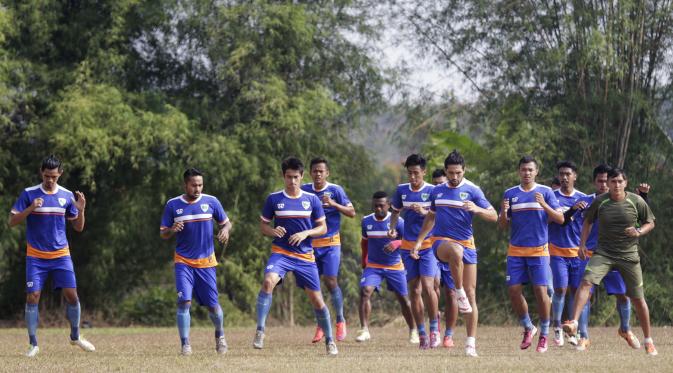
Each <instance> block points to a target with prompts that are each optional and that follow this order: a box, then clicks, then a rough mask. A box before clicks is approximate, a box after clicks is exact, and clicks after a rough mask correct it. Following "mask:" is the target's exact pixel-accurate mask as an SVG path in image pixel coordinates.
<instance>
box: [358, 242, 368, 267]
mask: <svg viewBox="0 0 673 373" xmlns="http://www.w3.org/2000/svg"><path fill="white" fill-rule="evenodd" d="M360 249H362V258H361V259H360V260H361V264H362V268H365V267H367V253H368V252H369V250H368V249H369V245H368V242H367V239H366V238H364V237H363V238H361V239H360Z"/></svg>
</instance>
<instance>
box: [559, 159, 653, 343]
mask: <svg viewBox="0 0 673 373" xmlns="http://www.w3.org/2000/svg"><path fill="white" fill-rule="evenodd" d="M626 185H627V178H626V174H625V173H624V171H623V170H621V169H619V168H613V169H611V170H610V171H609V172H608V189H609V191H608V193H605V194H602V195H600V196H598V197H596V199H595V200H594V201H593V203H592V204H591V206H590V207H589V208H588V209H587V212H586V213H585V216H584V225H583V226H582V236H581V239H580V240H581V241H580V248H579V254H580V257H584V256H585V255H586V252H587V248H586V242H587V238H588V237H589V234H590V232H591V227H592V225H593V224H594V223H595V222H598V248H597V249H596V252H595V253H594V255H593V256H592V257H591V259H590V260H589V264H587V267H586V270H585V272H584V279H583V280H582V283H581V285H580V288H579V289H578V290H577V293H576V294H575V302H574V307H573V310H572V314H571V316H572V319H571V320H570V321H567V322H566V323H564V324H563V330H564V331H565V332H566V333H568V335H570V336H574V335H575V334H576V332H577V319H578V318H579V315H580V312H581V310H582V308H583V307H584V304H585V303H586V302H587V300H588V299H589V297H590V290H591V287H592V286H593V285H598V284H600V282H601V280H602V279H603V277H605V275H606V274H607V273H608V272H609V271H610V270H611V269H613V268H614V269H617V270H618V271H619V272H620V273H621V275H622V277H623V278H624V282H625V283H626V294H627V295H628V296H629V297H630V298H631V300H632V302H633V305H634V306H635V309H636V314H637V315H638V319H639V320H640V324H641V326H642V328H643V334H644V336H645V341H644V344H645V351H646V352H647V354H648V355H656V354H657V350H656V348H655V347H654V342H653V341H652V338H651V336H650V312H649V309H648V307H647V303H646V302H645V296H644V293H643V273H642V269H641V267H640V256H639V255H638V238H639V237H640V236H643V235H645V234H647V233H648V232H649V231H651V230H652V229H653V228H654V214H652V211H651V210H650V207H649V206H648V205H647V203H646V202H645V201H644V200H643V199H642V198H641V197H640V196H638V195H636V194H634V193H630V192H627V191H626Z"/></svg>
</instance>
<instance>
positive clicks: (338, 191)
mask: <svg viewBox="0 0 673 373" xmlns="http://www.w3.org/2000/svg"><path fill="white" fill-rule="evenodd" d="M310 168H311V179H313V183H308V184H304V185H302V186H301V189H302V190H303V191H305V192H309V193H313V194H315V195H316V196H318V198H319V199H320V200H321V201H322V206H323V209H324V210H325V217H326V219H327V233H325V234H324V235H322V236H320V237H316V238H314V239H313V240H312V245H313V249H314V250H315V261H316V264H317V265H318V273H319V274H320V275H321V276H322V277H323V280H324V281H325V286H327V290H329V292H330V296H331V297H332V306H333V307H334V311H335V312H336V340H337V341H343V340H344V339H346V333H347V331H346V319H345V318H344V300H343V294H342V293H341V288H340V287H339V284H338V283H337V276H339V265H340V264H341V237H340V235H339V229H340V228H341V214H343V215H345V216H348V217H349V218H353V217H355V208H354V207H353V204H352V203H351V201H350V199H348V196H347V195H346V192H345V191H344V189H343V188H342V187H341V186H339V185H336V184H332V183H330V182H328V181H327V178H328V177H329V174H330V171H329V164H328V163H327V160H326V159H325V158H321V157H319V158H314V159H312V160H311V165H310ZM323 335H324V333H323V331H322V328H321V327H320V326H317V327H316V331H315V336H314V337H313V340H312V342H313V343H317V342H320V340H321V339H322V337H323Z"/></svg>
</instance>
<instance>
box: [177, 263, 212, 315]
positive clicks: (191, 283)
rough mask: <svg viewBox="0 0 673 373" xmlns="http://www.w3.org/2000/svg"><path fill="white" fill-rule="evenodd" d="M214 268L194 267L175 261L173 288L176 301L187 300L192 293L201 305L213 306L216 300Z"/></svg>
mask: <svg viewBox="0 0 673 373" xmlns="http://www.w3.org/2000/svg"><path fill="white" fill-rule="evenodd" d="M215 268H216V267H209V268H194V267H190V266H188V265H186V264H184V263H175V289H176V290H177V291H178V303H184V302H189V301H191V300H192V294H194V295H195V298H196V300H197V301H198V302H199V304H200V305H202V306H207V307H214V306H216V305H217V304H218V303H219V301H218V293H217V277H216V276H215Z"/></svg>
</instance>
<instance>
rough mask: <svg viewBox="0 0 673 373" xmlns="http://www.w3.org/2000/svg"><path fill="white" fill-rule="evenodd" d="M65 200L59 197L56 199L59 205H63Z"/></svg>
mask: <svg viewBox="0 0 673 373" xmlns="http://www.w3.org/2000/svg"><path fill="white" fill-rule="evenodd" d="M65 202H66V201H65V198H59V199H58V204H59V205H61V206H65Z"/></svg>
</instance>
